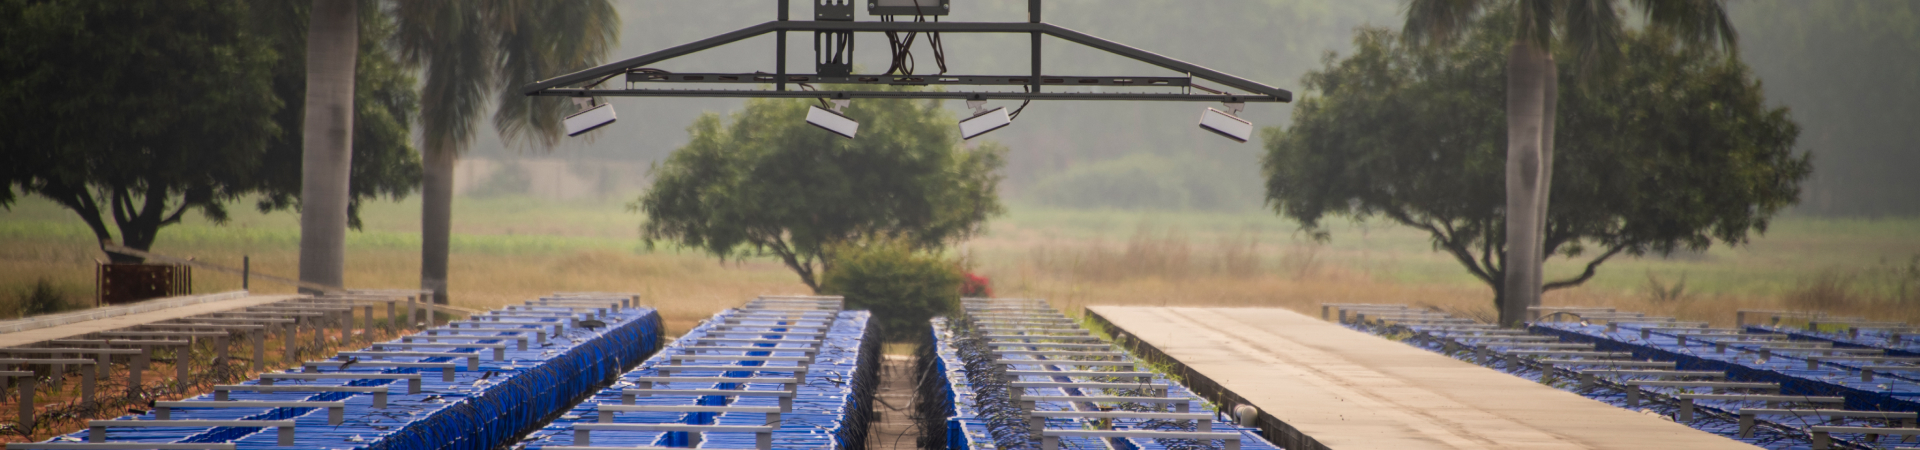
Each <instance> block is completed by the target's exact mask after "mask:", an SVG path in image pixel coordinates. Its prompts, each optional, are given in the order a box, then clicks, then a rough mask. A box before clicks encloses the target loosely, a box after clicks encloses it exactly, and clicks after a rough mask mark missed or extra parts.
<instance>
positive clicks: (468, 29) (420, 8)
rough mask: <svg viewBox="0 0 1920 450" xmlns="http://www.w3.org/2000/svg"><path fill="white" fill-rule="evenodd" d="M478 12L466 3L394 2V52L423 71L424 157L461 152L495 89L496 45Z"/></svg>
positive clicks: (454, 0) (434, 0)
mask: <svg viewBox="0 0 1920 450" xmlns="http://www.w3.org/2000/svg"><path fill="white" fill-rule="evenodd" d="M482 6H484V5H483V4H481V3H478V2H468V1H464V0H418V1H405V2H396V6H395V8H394V18H395V22H396V23H397V27H396V30H395V33H394V38H393V39H394V42H395V46H396V47H398V48H399V49H400V54H401V57H402V58H403V59H405V60H406V61H407V62H408V63H410V64H415V65H422V66H425V67H424V69H425V76H424V77H423V81H424V83H423V86H422V87H421V89H420V91H421V92H420V134H421V143H422V147H423V150H425V151H427V152H440V151H461V150H463V149H465V148H466V146H467V143H468V142H469V141H471V140H472V139H473V132H474V126H473V124H474V120H473V119H474V118H476V117H478V116H479V114H480V111H481V110H482V109H483V108H484V107H485V106H486V101H487V95H486V93H487V91H488V90H489V89H491V88H493V86H494V84H493V80H494V78H493V70H492V69H493V64H492V62H493V60H494V46H493V44H494V39H491V38H490V36H489V35H490V34H491V33H489V31H490V28H491V27H489V26H487V23H485V22H484V19H485V17H484V16H483V15H482V14H481V12H482V11H481V9H480V8H481V7H482Z"/></svg>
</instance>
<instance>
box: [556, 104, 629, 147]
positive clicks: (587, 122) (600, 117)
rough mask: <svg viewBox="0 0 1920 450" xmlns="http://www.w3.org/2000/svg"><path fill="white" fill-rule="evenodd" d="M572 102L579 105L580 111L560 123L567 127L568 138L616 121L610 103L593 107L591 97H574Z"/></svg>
mask: <svg viewBox="0 0 1920 450" xmlns="http://www.w3.org/2000/svg"><path fill="white" fill-rule="evenodd" d="M573 102H574V103H575V104H578V105H580V108H581V110H580V112H577V113H573V115H571V116H567V118H566V119H565V120H563V121H562V122H563V123H565V124H566V126H567V136H569V137H571V136H579V135H580V134H581V133H586V132H588V131H593V130H595V129H598V128H600V127H604V126H607V125H608V124H611V123H613V121H614V120H615V119H617V117H615V116H614V114H613V104H611V103H608V104H603V105H599V106H593V103H594V101H593V98H592V97H575V98H574V99H573Z"/></svg>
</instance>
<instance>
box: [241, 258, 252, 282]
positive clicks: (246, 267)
mask: <svg viewBox="0 0 1920 450" xmlns="http://www.w3.org/2000/svg"><path fill="white" fill-rule="evenodd" d="M252 276H253V257H252V256H241V257H240V290H246V289H247V281H248V278H252Z"/></svg>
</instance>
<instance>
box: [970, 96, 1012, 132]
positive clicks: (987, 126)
mask: <svg viewBox="0 0 1920 450" xmlns="http://www.w3.org/2000/svg"><path fill="white" fill-rule="evenodd" d="M967 107H968V108H973V117H968V118H965V119H961V120H960V139H962V140H968V139H973V137H974V136H979V135H982V134H987V132H989V131H993V130H998V129H1001V128H1006V127H1007V125H1013V117H1012V116H1010V115H1008V114H1007V108H1006V107H1004V106H1003V107H999V108H994V109H986V107H987V101H986V100H967Z"/></svg>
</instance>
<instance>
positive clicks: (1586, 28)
mask: <svg viewBox="0 0 1920 450" xmlns="http://www.w3.org/2000/svg"><path fill="white" fill-rule="evenodd" d="M1631 4H1632V5H1633V6H1634V8H1635V9H1638V10H1640V11H1641V12H1642V13H1644V14H1645V15H1646V17H1647V24H1648V26H1652V27H1660V28H1666V29H1669V30H1671V31H1673V32H1675V34H1676V35H1677V36H1680V37H1682V38H1683V39H1684V42H1686V43H1687V44H1688V45H1710V44H1713V43H1719V44H1723V45H1726V46H1727V47H1729V48H1731V47H1733V46H1734V42H1735V36H1734V30H1733V24H1732V23H1730V22H1729V20H1728V18H1727V11H1726V5H1725V4H1724V0H1632V1H1631ZM1504 8H1511V11H1510V12H1511V14H1510V16H1511V17H1513V20H1514V35H1513V36H1514V37H1513V44H1512V46H1511V48H1510V49H1509V50H1508V54H1507V206H1506V239H1507V242H1506V258H1505V261H1506V263H1505V265H1504V270H1503V272H1504V274H1503V276H1504V280H1505V281H1504V283H1503V284H1504V287H1503V288H1502V289H1499V290H1497V291H1496V292H1495V295H1494V299H1495V302H1496V304H1498V305H1499V308H1500V323H1501V324H1503V325H1507V326H1516V325H1518V324H1520V322H1521V321H1523V320H1525V318H1526V312H1527V307H1528V306H1537V305H1539V304H1540V292H1541V286H1542V284H1543V281H1544V279H1543V277H1542V276H1541V273H1540V272H1541V263H1542V262H1543V261H1544V260H1545V259H1546V255H1544V254H1543V253H1542V249H1543V248H1544V245H1543V243H1542V242H1541V237H1542V235H1543V234H1544V230H1545V228H1546V220H1547V193H1548V192H1550V191H1551V189H1550V188H1551V186H1552V185H1553V180H1552V178H1553V123H1554V109H1555V104H1554V102H1555V99H1556V98H1557V97H1558V95H1559V70H1558V68H1557V66H1556V63H1555V62H1554V59H1553V54H1552V50H1553V48H1554V46H1555V44H1556V43H1558V44H1560V45H1561V46H1563V47H1564V48H1568V49H1571V50H1572V51H1573V52H1574V53H1575V55H1576V59H1578V60H1579V63H1581V64H1586V63H1589V62H1591V61H1595V60H1605V59H1607V58H1608V57H1609V56H1611V55H1613V54H1615V53H1617V52H1618V48H1619V47H1618V46H1617V45H1616V42H1617V39H1618V38H1619V33H1620V30H1621V26H1622V24H1621V18H1620V16H1619V15H1618V14H1617V13H1616V12H1615V9H1614V1H1613V0H1409V2H1408V5H1407V23H1406V25H1405V27H1404V29H1403V32H1402V33H1401V34H1402V36H1405V38H1406V39H1409V40H1410V41H1412V42H1413V43H1415V44H1424V43H1434V44H1445V43H1447V42H1448V41H1450V40H1452V39H1453V38H1455V37H1457V36H1459V35H1460V34H1461V33H1462V32H1463V31H1464V30H1466V29H1467V25H1468V24H1469V23H1471V22H1472V21H1473V20H1474V19H1475V18H1476V16H1478V15H1480V14H1484V13H1487V12H1488V11H1490V10H1494V9H1504Z"/></svg>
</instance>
